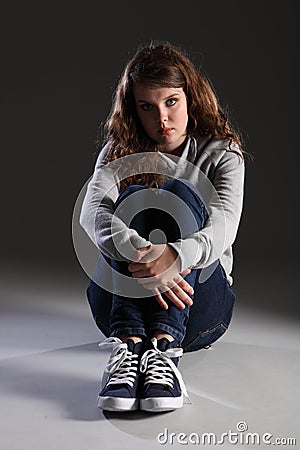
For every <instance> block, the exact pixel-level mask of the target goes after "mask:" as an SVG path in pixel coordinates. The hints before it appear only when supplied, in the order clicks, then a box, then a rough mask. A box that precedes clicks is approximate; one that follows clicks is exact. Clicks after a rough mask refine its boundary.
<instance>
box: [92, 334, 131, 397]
mask: <svg viewBox="0 0 300 450" xmlns="http://www.w3.org/2000/svg"><path fill="white" fill-rule="evenodd" d="M98 346H99V347H102V348H105V347H106V348H107V347H112V352H111V355H110V358H109V360H108V363H107V365H106V368H105V370H104V374H103V378H102V386H104V385H105V384H106V383H107V381H108V380H109V381H108V385H111V384H128V385H129V386H130V387H132V388H133V386H134V384H135V381H136V376H137V369H138V357H139V355H137V354H135V353H132V352H131V351H129V350H128V347H127V344H126V343H125V342H123V341H121V339H119V338H115V337H109V338H107V339H105V340H104V341H102V342H100V344H98Z"/></svg>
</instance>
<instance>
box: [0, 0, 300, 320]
mask: <svg viewBox="0 0 300 450" xmlns="http://www.w3.org/2000/svg"><path fill="white" fill-rule="evenodd" d="M101 3H102V2H99V1H97V2H96V1H95V2H87V1H85V2H80V3H73V2H72V3H71V2H70V3H69V4H68V6H67V5H66V4H62V5H60V6H55V5H54V6H53V4H52V3H50V2H47V4H43V2H39V3H36V4H34V5H33V4H32V3H31V4H27V3H25V2H24V3H21V2H20V3H19V4H16V3H15V2H14V3H13V4H12V5H11V6H6V7H5V8H3V7H2V11H1V14H0V31H1V44H2V50H1V135H0V138H1V155H2V176H1V178H2V180H1V181H2V183H3V186H2V205H1V211H2V214H1V229H2V232H1V236H2V244H1V260H2V265H4V266H6V267H11V269H14V270H15V268H18V270H20V268H21V270H23V269H24V270H25V269H27V270H28V267H32V272H31V273H32V275H33V277H34V276H36V268H37V269H38V270H40V271H47V270H50V269H52V268H54V269H55V270H56V269H59V270H61V271H62V272H70V273H73V274H74V276H76V277H79V278H80V277H83V278H84V277H85V278H86V282H87V281H88V278H87V277H86V275H85V273H84V272H83V271H82V269H81V267H80V264H79V263H78V261H77V258H76V255H75V252H74V249H73V243H72V234H71V221H72V213H73V208H74V204H75V202H76V199H77V196H78V194H79V192H80V190H81V188H82V186H83V185H84V183H85V182H86V180H87V179H88V178H89V176H90V175H91V174H92V171H93V165H94V161H95V143H94V141H95V138H96V132H97V128H98V126H99V124H100V123H101V121H103V120H105V117H106V115H107V114H108V112H109V109H110V103H111V97H112V94H113V91H114V88H115V86H116V83H117V80H118V78H119V76H120V74H121V72H122V70H123V67H124V65H125V64H126V62H127V60H128V59H129V57H130V56H131V55H132V54H133V52H134V51H135V49H136V47H137V45H139V44H145V43H147V42H148V41H149V40H150V39H163V40H169V41H170V42H172V43H174V44H175V45H179V46H181V47H183V48H185V49H186V50H187V51H188V53H189V55H190V56H191V58H192V59H193V61H194V62H195V64H196V65H197V66H199V67H201V68H202V70H203V71H204V72H205V73H206V74H207V75H208V76H209V78H210V80H211V81H212V83H213V85H214V86H215V88H216V91H217V94H218V96H219V99H220V101H221V104H222V105H223V106H225V107H227V106H228V107H229V108H230V111H231V113H232V116H233V118H234V119H235V121H236V122H237V123H238V125H239V127H240V129H241V131H242V133H243V136H244V139H245V148H246V150H248V151H249V152H251V153H252V154H253V155H254V157H255V160H254V162H247V166H246V185H245V203H244V212H243V216H242V221H241V225H240V229H239V234H238V238H237V241H236V244H235V247H234V249H235V266H234V277H235V286H236V290H237V292H238V293H239V294H240V298H241V301H244V302H245V303H249V304H251V303H253V304H255V303H258V304H259V305H260V307H266V308H269V307H274V308H275V307H276V308H278V311H280V312H287V311H288V312H290V313H292V314H294V313H296V312H298V298H299V294H298V293H299V288H298V283H297V273H298V268H299V264H298V253H299V238H298V227H299V225H298V218H299V207H298V192H299V181H298V180H299V175H298V172H299V149H298V140H299V138H298V132H297V131H298V109H299V108H298V103H297V99H298V97H297V96H296V94H298V92H296V90H297V85H296V77H297V75H296V61H297V59H298V46H297V43H298V42H297V39H296V38H297V34H296V30H297V21H298V19H297V11H296V5H297V2H296V1H291V0H287V1H285V2H284V3H282V4H281V5H280V4H278V5H275V3H273V2H272V1H262V2H251V3H250V2H247V4H246V2H238V1H233V0H231V1H225V2H221V1H218V2H208V1H205V2H204V1H197V2H192V1H184V2H179V4H176V3H174V2H160V1H154V2H153V1H152V2H137V1H132V2H109V3H108V4H106V5H105V6H104V2H103V4H101ZM22 268H23V269H22ZM29 274H30V272H29ZM28 276H30V275H28ZM16 283H18V280H17V279H16ZM262 289H264V291H263V292H264V295H261V292H262ZM271 292H272V294H271Z"/></svg>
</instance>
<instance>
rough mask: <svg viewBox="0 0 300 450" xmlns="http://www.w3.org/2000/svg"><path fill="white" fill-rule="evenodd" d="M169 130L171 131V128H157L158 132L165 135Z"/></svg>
mask: <svg viewBox="0 0 300 450" xmlns="http://www.w3.org/2000/svg"><path fill="white" fill-rule="evenodd" d="M171 131H172V128H161V129H160V130H159V132H160V133H161V134H165V135H168V134H170V133H171Z"/></svg>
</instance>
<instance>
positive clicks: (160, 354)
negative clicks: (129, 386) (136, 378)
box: [140, 338, 190, 401]
mask: <svg viewBox="0 0 300 450" xmlns="http://www.w3.org/2000/svg"><path fill="white" fill-rule="evenodd" d="M151 342H152V344H153V347H154V348H153V349H150V350H147V351H146V352H145V353H144V354H143V355H142V357H141V362H140V371H141V372H142V373H144V372H146V371H147V374H146V378H145V381H144V384H150V383H156V384H162V385H165V386H169V387H171V388H173V386H174V376H176V378H177V380H178V382H179V386H180V389H181V391H182V392H183V394H184V395H185V397H186V398H187V399H188V400H189V401H190V398H189V396H188V393H187V389H186V387H185V384H184V381H183V378H182V375H181V373H180V371H179V370H178V369H177V367H176V365H175V364H174V363H173V361H172V359H171V358H177V357H180V356H182V354H183V350H182V348H180V347H177V348H168V349H167V350H165V351H161V350H159V349H158V347H157V340H156V339H155V338H153V339H151Z"/></svg>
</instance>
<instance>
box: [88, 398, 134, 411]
mask: <svg viewBox="0 0 300 450" xmlns="http://www.w3.org/2000/svg"><path fill="white" fill-rule="evenodd" d="M97 406H98V408H101V409H104V410H106V411H135V410H136V409H139V401H138V399H137V398H120V397H98V399H97Z"/></svg>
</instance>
